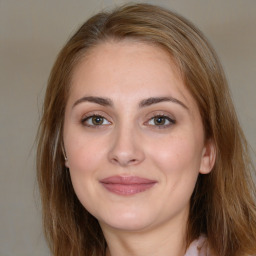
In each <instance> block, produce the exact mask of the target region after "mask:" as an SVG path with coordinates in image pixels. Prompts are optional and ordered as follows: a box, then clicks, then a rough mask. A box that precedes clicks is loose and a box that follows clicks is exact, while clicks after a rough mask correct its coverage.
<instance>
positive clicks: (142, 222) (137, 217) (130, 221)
mask: <svg viewBox="0 0 256 256" xmlns="http://www.w3.org/2000/svg"><path fill="white" fill-rule="evenodd" d="M99 222H100V225H102V224H103V225H104V226H109V227H111V228H112V229H118V230H123V231H134V232H138V231H141V230H145V229H147V228H148V227H150V226H151V225H152V223H153V216H151V217H150V216H146V215H145V214H142V213H138V212H136V213H134V212H125V213H123V214H120V213H119V214H110V215H109V216H106V215H105V216H104V218H103V219H101V220H99Z"/></svg>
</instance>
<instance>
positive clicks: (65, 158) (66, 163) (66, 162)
mask: <svg viewBox="0 0 256 256" xmlns="http://www.w3.org/2000/svg"><path fill="white" fill-rule="evenodd" d="M61 148H62V154H63V157H64V160H65V166H66V167H67V168H69V164H68V158H67V155H66V150H65V149H64V146H63V145H62V146H61Z"/></svg>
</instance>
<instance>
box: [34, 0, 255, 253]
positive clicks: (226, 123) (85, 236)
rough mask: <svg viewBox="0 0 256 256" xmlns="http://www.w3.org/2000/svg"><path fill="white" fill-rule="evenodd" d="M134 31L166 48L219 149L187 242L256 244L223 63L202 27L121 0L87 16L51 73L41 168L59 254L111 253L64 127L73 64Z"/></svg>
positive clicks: (233, 248)
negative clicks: (78, 185) (74, 176)
mask: <svg viewBox="0 0 256 256" xmlns="http://www.w3.org/2000/svg"><path fill="white" fill-rule="evenodd" d="M127 38H128V39H129V38H131V39H134V40H138V41H143V42H148V43H150V44H155V45H157V46H159V47H162V48H164V49H165V50H166V51H167V52H168V53H169V54H170V56H172V58H173V60H174V61H175V63H176V65H177V67H178V68H179V70H180V71H181V74H182V77H183V79H184V83H185V84H186V86H187V88H188V89H189V91H190V92H191V94H192V95H193V97H194V99H195V100H196V102H197V104H198V107H199V109H200V114H201V117H202V121H203V124H204V129H205V136H206V138H207V139H211V140H213V142H214V143H215V145H216V149H217V158H216V163H215V166H214V168H213V170H212V172H211V173H210V174H207V175H201V174H200V175H199V177H198V180H197V184H196V187H195V190H194V192H193V195H192V198H191V203H190V215H189V219H188V224H187V231H188V232H187V244H188V245H189V243H190V242H191V241H193V240H194V239H196V238H198V236H199V235H200V234H202V233H204V234H206V236H207V237H208V242H209V244H210V247H211V248H212V250H213V251H214V252H215V253H216V255H220V256H240V255H250V254H253V253H255V252H256V206H255V197H256V189H255V184H254V183H253V180H252V176H251V172H252V171H254V167H253V165H252V163H251V160H250V157H249V152H248V147H247V143H246V140H245V137H244V135H243V132H242V130H241V128H240V125H239V122H238V120H237V116H236V113H235V110H234V107H233V103H232V100H231V97H230V93H229V89H228V86H227V82H226V79H225V75H224V73H223V70H222V67H221V65H220V63H219V61H218V58H217V57H216V54H215V52H214V51H213V49H212V47H211V46H210V45H209V43H208V42H207V40H206V39H205V37H204V36H203V35H202V33H201V32H200V31H198V29H197V28H195V27H194V26H193V25H192V24H191V23H190V22H189V21H187V20H186V19H184V18H183V17H181V16H179V15H177V14H175V13H173V12H171V11H168V10H165V9H163V8H160V7H156V6H153V5H148V4H134V5H127V6H122V7H119V8H117V9H115V10H114V11H112V12H110V13H99V14H97V15H95V16H93V17H92V18H91V19H89V20H88V21H87V22H86V23H84V24H83V25H82V26H81V28H80V29H79V30H78V31H77V32H76V33H75V34H74V36H73V37H72V38H71V39H70V40H69V41H68V42H67V44H66V45H65V46H64V48H63V49H62V51H61V52H60V54H59V56H58V58H57V60H56V62H55V64H54V66H53V69H52V72H51V75H50V78H49V82H48V87H47V91H46V95H45V101H44V107H43V116H42V119H41V123H40V127H39V130H38V150H37V175H38V183H39V188H40V192H41V198H42V206H43V222H44V228H45V234H46V237H47V240H48V242H49V245H50V248H51V250H52V252H53V254H54V255H55V256H65V255H67V256H70V255H73V256H77V255H86V256H91V255H105V248H106V242H105V239H104V236H103V233H102V231H101V229H100V226H99V224H98V221H97V220H96V219H95V218H94V217H93V216H92V215H91V214H90V213H88V212H87V211H86V209H85V208H84V207H83V206H82V205H81V203H80V202H79V200H78V199H77V197H76V194H75V192H74V190H73V187H72V184H71V179H70V175H69V171H68V170H67V169H66V168H65V164H64V157H63V151H62V128H63V120H64V112H65V106H66V102H67V98H68V94H69V88H70V80H71V77H72V72H73V70H74V68H75V67H76V65H77V63H78V62H79V61H80V59H81V58H83V57H86V53H87V52H88V50H90V49H91V48H93V47H94V46H96V45H97V44H99V43H103V42H105V41H108V40H126V39H127Z"/></svg>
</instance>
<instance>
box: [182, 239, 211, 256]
mask: <svg viewBox="0 0 256 256" xmlns="http://www.w3.org/2000/svg"><path fill="white" fill-rule="evenodd" d="M184 256H215V255H213V254H212V253H211V252H210V248H209V245H208V242H207V238H206V236H204V235H201V236H200V237H199V238H198V239H196V240H195V241H193V242H192V243H191V244H190V246H189V248H188V249H187V251H186V253H185V255H184Z"/></svg>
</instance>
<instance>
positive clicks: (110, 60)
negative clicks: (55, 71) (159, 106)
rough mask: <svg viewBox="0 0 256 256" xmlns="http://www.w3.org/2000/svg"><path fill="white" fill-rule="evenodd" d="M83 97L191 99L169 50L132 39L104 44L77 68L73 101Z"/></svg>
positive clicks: (71, 94) (71, 93) (72, 84)
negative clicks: (174, 97) (171, 97)
mask: <svg viewBox="0 0 256 256" xmlns="http://www.w3.org/2000/svg"><path fill="white" fill-rule="evenodd" d="M83 94H89V95H92V96H104V95H95V94H107V96H109V95H110V96H111V98H112V97H113V98H115V97H116V98H117V99H120V97H122V96H123V97H124V98H126V97H128V96H130V95H131V96H132V97H133V98H134V99H135V98H136V95H140V96H141V94H143V95H144V97H145V98H146V97H152V96H160V97H161V96H164V95H166V94H169V95H171V96H176V97H182V98H184V99H185V101H186V100H188V98H190V97H191V95H190V93H189V92H188V90H187V89H186V86H185V85H184V82H183V79H182V76H181V74H180V72H179V69H178V68H177V66H176V65H175V63H174V61H173V59H172V57H171V55H170V54H169V53H168V52H167V51H166V50H164V49H163V48H162V47H160V46H156V45H154V44H149V43H145V42H138V41H131V40H123V41H108V42H104V43H100V44H98V45H97V46H95V47H93V48H92V49H90V50H89V51H88V52H86V54H85V56H84V57H83V58H82V59H81V61H80V62H79V63H78V65H77V66H76V67H75V69H74V72H73V76H72V82H71V91H70V96H71V98H78V97H81V96H83ZM163 94H164V95H163Z"/></svg>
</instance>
